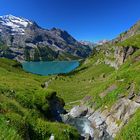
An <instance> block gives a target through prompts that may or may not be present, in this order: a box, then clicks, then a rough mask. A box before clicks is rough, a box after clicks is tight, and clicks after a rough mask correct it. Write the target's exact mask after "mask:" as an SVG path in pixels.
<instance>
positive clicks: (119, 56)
mask: <svg viewBox="0 0 140 140" xmlns="http://www.w3.org/2000/svg"><path fill="white" fill-rule="evenodd" d="M130 30H131V29H130ZM138 30H139V29H138ZM138 30H135V32H137V33H136V34H135V33H134V35H131V36H129V37H128V38H125V39H124V40H121V41H117V42H113V43H112V42H109V43H106V44H104V45H102V46H98V47H96V48H95V49H94V53H93V55H92V56H91V57H89V58H87V59H86V61H84V62H83V63H82V65H81V66H80V67H79V68H78V69H77V70H76V71H74V72H72V73H70V74H68V75H65V76H63V75H62V76H59V77H57V78H56V80H54V81H52V82H51V83H50V85H49V87H50V88H53V89H55V90H57V92H58V95H59V96H61V97H62V98H63V99H64V100H65V101H66V103H67V104H66V108H67V109H71V108H72V107H73V108H72V110H71V111H70V113H71V115H72V116H77V117H83V116H84V117H87V118H88V119H89V120H90V121H91V125H93V128H94V129H95V130H96V133H95V135H94V137H96V138H97V139H99V140H102V139H105V138H106V132H107V133H108V134H109V135H110V136H111V137H112V139H116V140H132V139H133V140H139V138H140V137H139V136H140V131H139V127H140V113H139V112H140V94H139V93H140V87H139V83H140V73H139V70H140V61H139V60H140V49H139V48H140V35H139V33H138ZM128 32H129V31H128ZM83 106H84V107H83ZM85 108H86V109H85ZM82 109H83V110H82ZM73 110H74V111H73ZM77 114H78V115H77Z"/></svg>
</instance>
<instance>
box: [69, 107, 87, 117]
mask: <svg viewBox="0 0 140 140" xmlns="http://www.w3.org/2000/svg"><path fill="white" fill-rule="evenodd" d="M87 112H88V108H87V107H85V106H83V105H80V106H75V107H74V108H72V109H71V111H70V113H69V114H70V116H72V117H74V118H76V117H82V116H85V115H86V114H87Z"/></svg>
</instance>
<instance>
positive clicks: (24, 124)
mask: <svg viewBox="0 0 140 140" xmlns="http://www.w3.org/2000/svg"><path fill="white" fill-rule="evenodd" d="M49 78H51V77H45V76H39V75H33V74H29V73H26V72H24V71H23V70H22V68H21V65H20V64H19V63H17V62H16V61H12V60H8V59H2V58H1V59H0V124H1V125H0V133H2V134H1V135H0V139H3V138H4V139H6V140H9V139H10V138H11V140H18V139H19V140H20V139H29V138H30V139H31V140H32V139H34V140H39V139H40V140H47V139H49V137H50V136H51V134H54V136H55V139H56V140H65V139H66V140H69V139H78V138H79V134H78V132H77V130H76V129H75V128H73V127H71V126H68V125H65V124H60V123H57V122H56V123H54V122H51V121H53V114H51V112H50V110H51V106H50V104H49V102H50V101H51V100H52V99H55V98H56V99H57V100H58V101H59V102H60V103H62V104H64V103H63V100H62V99H61V98H58V97H56V92H55V91H54V90H51V89H45V88H42V86H41V84H42V83H44V82H45V81H47V80H49ZM7 122H8V123H7ZM59 134H60V135H61V136H60V137H59V136H58V135H59Z"/></svg>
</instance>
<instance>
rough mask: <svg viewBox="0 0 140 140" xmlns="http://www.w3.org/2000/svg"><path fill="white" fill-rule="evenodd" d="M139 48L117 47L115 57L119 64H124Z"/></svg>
mask: <svg viewBox="0 0 140 140" xmlns="http://www.w3.org/2000/svg"><path fill="white" fill-rule="evenodd" d="M136 50H138V48H136V47H132V46H130V47H116V49H115V53H114V57H115V58H116V63H117V65H118V66H120V65H122V64H123V63H124V62H125V61H126V59H127V58H128V57H129V56H130V55H132V54H133V53H134V52H135V51H136Z"/></svg>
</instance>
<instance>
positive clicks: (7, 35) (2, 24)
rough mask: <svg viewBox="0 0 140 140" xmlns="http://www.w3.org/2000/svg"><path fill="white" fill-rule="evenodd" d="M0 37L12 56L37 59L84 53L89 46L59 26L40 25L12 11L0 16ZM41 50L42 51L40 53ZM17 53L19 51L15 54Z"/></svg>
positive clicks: (83, 56)
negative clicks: (13, 14) (15, 14)
mask: <svg viewBox="0 0 140 140" xmlns="http://www.w3.org/2000/svg"><path fill="white" fill-rule="evenodd" d="M0 41H1V42H2V44H4V45H6V46H8V49H7V50H5V52H3V50H2V49H1V56H2V54H3V53H7V54H8V56H9V55H10V54H11V57H10V58H13V59H16V60H20V59H21V60H28V61H40V60H44V61H46V60H55V59H56V60H57V59H58V60H61V59H64V60H65V59H66V60H69V59H78V58H85V57H87V56H88V55H89V54H90V52H91V49H90V47H89V46H88V45H83V44H81V43H80V42H78V41H77V40H76V39H74V38H73V37H72V36H71V35H70V34H69V33H68V32H67V31H64V30H61V29H59V28H52V29H50V30H48V29H44V28H42V27H40V26H38V24H37V23H36V22H33V21H30V20H27V19H24V18H19V17H15V16H12V15H6V16H0ZM43 52H45V53H43ZM19 53H20V54H19Z"/></svg>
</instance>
